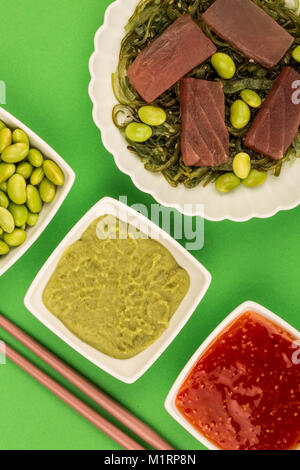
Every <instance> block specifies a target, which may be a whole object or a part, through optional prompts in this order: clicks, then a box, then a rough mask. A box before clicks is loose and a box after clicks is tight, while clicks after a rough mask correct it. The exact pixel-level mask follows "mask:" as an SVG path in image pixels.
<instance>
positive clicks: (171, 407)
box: [165, 300, 300, 450]
mask: <svg viewBox="0 0 300 470" xmlns="http://www.w3.org/2000/svg"><path fill="white" fill-rule="evenodd" d="M248 310H251V311H254V312H256V313H258V314H260V315H261V316H263V317H265V318H267V319H268V320H271V321H272V322H273V323H275V324H277V325H279V326H281V327H282V328H283V329H285V330H286V331H288V332H289V333H291V334H292V335H293V336H295V338H298V339H299V340H300V332H299V331H298V330H296V328H294V327H293V326H292V325H290V324H289V323H288V322H286V321H285V320H283V318H281V317H279V316H278V315H276V314H275V313H273V312H272V311H271V310H268V309H267V308H265V307H263V306H262V305H260V304H258V303H257V302H253V301H251V300H248V301H245V302H243V303H242V304H241V305H239V306H238V307H236V308H235V309H234V310H233V311H232V312H231V313H230V314H229V315H227V317H225V319H224V320H223V321H222V322H221V323H219V325H218V326H217V327H216V328H215V329H214V330H213V331H212V333H210V335H209V336H208V337H207V338H206V339H205V340H204V341H203V343H202V344H201V345H200V346H199V347H198V348H197V350H196V351H195V352H194V354H193V355H192V356H191V358H190V359H189V360H188V362H187V363H186V365H185V366H184V367H183V369H182V370H181V372H180V373H179V375H178V377H177V378H176V380H175V382H174V383H173V385H172V387H171V389H170V391H169V393H168V395H167V397H166V400H165V409H166V410H167V412H168V413H169V414H170V415H171V416H172V418H173V419H175V421H177V422H178V423H179V424H180V425H181V426H182V427H183V428H184V429H185V430H186V431H187V432H188V433H189V434H191V435H192V436H193V437H194V438H195V439H197V440H198V441H199V442H200V443H201V444H203V445H204V446H205V447H207V448H208V449H209V450H222V449H221V448H220V447H218V446H216V445H214V444H213V443H212V442H211V441H209V440H208V439H207V438H206V437H205V436H204V435H202V434H201V433H200V432H199V431H197V430H196V428H194V427H193V426H192V425H191V424H190V423H189V422H188V421H187V420H186V419H185V418H184V416H183V415H182V414H181V413H180V412H179V410H178V409H177V407H176V405H175V399H176V396H177V394H178V392H179V390H180V387H181V385H182V384H183V382H184V380H185V379H186V378H187V376H188V374H189V373H190V372H191V370H192V369H193V367H194V366H195V365H196V363H197V362H198V360H199V358H200V356H201V355H202V354H203V353H204V352H205V350H206V349H207V348H208V347H209V346H210V345H211V343H212V342H213V341H214V340H215V339H216V338H217V337H218V336H219V335H220V333H221V332H222V331H223V330H224V328H226V327H227V326H228V325H229V324H230V323H232V322H233V321H234V320H235V319H236V318H238V317H239V316H240V315H242V314H243V313H245V312H246V311H248ZM298 450H300V446H299V448H298Z"/></svg>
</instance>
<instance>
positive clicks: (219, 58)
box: [211, 52, 236, 79]
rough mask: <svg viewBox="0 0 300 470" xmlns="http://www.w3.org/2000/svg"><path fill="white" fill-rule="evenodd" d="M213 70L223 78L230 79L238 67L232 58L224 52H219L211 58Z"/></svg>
mask: <svg viewBox="0 0 300 470" xmlns="http://www.w3.org/2000/svg"><path fill="white" fill-rule="evenodd" d="M211 63H212V66H213V68H214V69H215V70H216V72H217V74H218V75H219V77H221V78H225V79H230V78H232V77H233V76H234V74H235V72H236V66H235V63H234V61H233V60H232V58H231V57H230V56H229V55H228V54H224V53H223V52H217V53H216V54H214V55H213V56H212V58H211Z"/></svg>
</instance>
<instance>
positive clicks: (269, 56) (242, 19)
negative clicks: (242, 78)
mask: <svg viewBox="0 0 300 470" xmlns="http://www.w3.org/2000/svg"><path fill="white" fill-rule="evenodd" d="M202 20H203V21H204V22H205V23H206V24H207V25H208V26H209V27H210V28H211V29H212V30H213V31H214V32H215V33H216V34H217V35H218V36H220V37H221V38H223V39H225V41H227V42H229V44H231V45H233V46H234V47H235V48H236V49H238V50H240V51H241V52H242V53H243V54H245V56H247V57H249V58H250V59H253V60H255V62H258V63H259V64H261V65H263V66H264V67H267V68H273V67H275V65H277V64H278V62H279V61H280V60H281V59H282V57H283V56H284V55H285V53H286V52H287V51H288V49H289V48H290V47H291V45H292V44H293V42H294V38H293V36H291V35H290V34H289V33H288V32H287V31H286V30H285V29H284V28H282V27H281V26H280V25H279V24H278V23H277V22H276V21H275V20H273V18H271V17H270V16H269V15H268V14H267V13H265V12H264V11H263V10H262V9H261V8H260V7H258V6H257V5H255V4H254V3H253V2H252V1H251V0H216V1H215V2H214V3H213V4H212V6H211V7H209V8H208V9H207V10H206V12H205V13H204V14H203V15H202Z"/></svg>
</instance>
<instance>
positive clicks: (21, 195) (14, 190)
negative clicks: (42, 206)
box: [7, 174, 27, 204]
mask: <svg viewBox="0 0 300 470" xmlns="http://www.w3.org/2000/svg"><path fill="white" fill-rule="evenodd" d="M7 194H8V197H9V199H10V200H11V201H13V202H15V203H16V204H25V202H26V199H27V195H26V181H25V178H23V176H21V175H17V174H15V175H13V176H12V177H11V178H10V179H9V180H8V183H7Z"/></svg>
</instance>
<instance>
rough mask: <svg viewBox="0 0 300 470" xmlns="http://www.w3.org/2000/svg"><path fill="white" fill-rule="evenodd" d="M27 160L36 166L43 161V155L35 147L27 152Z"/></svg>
mask: <svg viewBox="0 0 300 470" xmlns="http://www.w3.org/2000/svg"><path fill="white" fill-rule="evenodd" d="M28 161H29V163H31V165H32V166H35V167H36V168H38V167H39V166H42V164H43V163H44V157H43V155H42V154H41V152H40V151H39V150H37V149H30V150H29V154H28Z"/></svg>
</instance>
